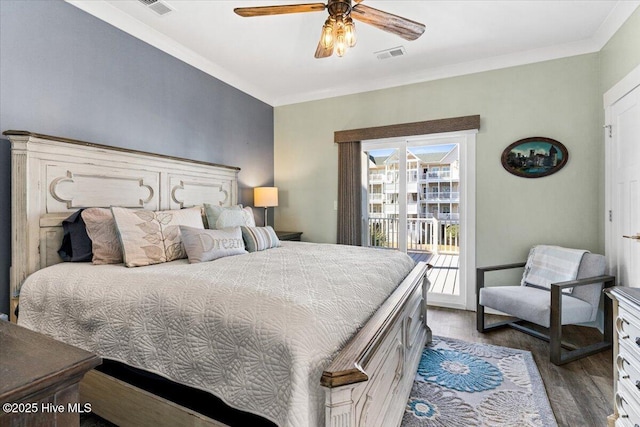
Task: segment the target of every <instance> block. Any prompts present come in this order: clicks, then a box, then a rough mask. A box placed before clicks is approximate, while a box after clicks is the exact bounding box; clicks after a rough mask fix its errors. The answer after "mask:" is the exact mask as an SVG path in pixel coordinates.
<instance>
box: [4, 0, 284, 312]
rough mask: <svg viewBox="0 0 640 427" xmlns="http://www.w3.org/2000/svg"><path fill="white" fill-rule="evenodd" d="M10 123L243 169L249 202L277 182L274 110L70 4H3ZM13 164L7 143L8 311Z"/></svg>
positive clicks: (13, 0) (243, 198) (7, 0)
mask: <svg viewBox="0 0 640 427" xmlns="http://www.w3.org/2000/svg"><path fill="white" fill-rule="evenodd" d="M8 129H13V130H28V131H31V132H36V133H42V134H48V135H55V136H61V137H66V138H73V139H80V140H84V141H90V142H96V143H101V144H107V145H112V146H117V147H125V148H131V149H136V150H143V151H149V152H153V153H160V154H167V155H172V156H178V157H184V158H190V159H198V160H204V161H209V162H214V163H220V164H227V165H231V166H239V167H240V168H241V169H242V171H241V172H240V175H239V177H240V179H239V194H240V203H244V204H247V205H251V204H252V203H253V196H252V191H251V189H252V188H253V187H255V186H259V185H272V184H273V107H271V106H270V105H268V104H265V103H264V102H261V101H259V100H257V99H255V98H253V97H251V96H250V95H247V94H246V93H244V92H241V91H239V90H238V89H235V88H234V87H232V86H229V85H228V84H226V83H224V82H221V81H220V80H218V79H216V78H214V77H211V76H210V75H208V74H206V73H204V72H202V71H200V70H198V69H196V68H194V67H192V66H190V65H187V64H185V63H183V62H181V61H179V60H178V59H176V58H174V57H172V56H170V55H168V54H166V53H164V52H162V51H160V50H158V49H156V48H154V47H152V46H150V45H148V44H146V43H145V42H143V41H140V40H138V39H136V38H134V37H132V36H130V35H129V34H127V33H125V32H123V31H121V30H119V29H117V28H115V27H113V26H111V25H109V24H107V23H105V22H103V21H101V20H99V19H97V18H95V17H93V16H91V15H89V14H87V13H85V12H83V11H81V10H80V9H77V8H75V7H74V6H72V5H70V4H67V3H65V2H64V1H62V0H50V1H24V0H1V1H0V131H5V130H8ZM10 168H11V160H10V144H9V142H8V141H7V140H0V312H4V313H6V312H7V310H8V307H9V305H8V301H9V266H10V259H11V239H10V235H11V229H10V220H11V218H10V216H11V201H10V192H11V191H10V190H11V189H10V173H11V171H10ZM256 214H257V215H262V210H261V209H256ZM256 220H257V221H258V223H260V222H261V218H256Z"/></svg>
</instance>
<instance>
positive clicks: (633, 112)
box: [607, 86, 640, 287]
mask: <svg viewBox="0 0 640 427" xmlns="http://www.w3.org/2000/svg"><path fill="white" fill-rule="evenodd" d="M609 124H610V125H611V134H610V135H611V137H610V143H611V150H610V151H609V152H610V160H609V167H610V168H611V181H610V182H611V184H612V185H610V186H609V188H608V189H607V191H609V192H610V194H608V196H609V197H610V200H611V205H610V206H611V213H610V219H611V227H610V230H611V235H610V236H609V239H608V240H609V244H610V248H609V249H610V254H609V255H610V262H611V273H612V274H614V275H615V276H616V281H617V283H618V284H619V285H624V286H633V287H640V240H638V239H636V238H634V237H636V236H640V86H639V87H636V88H635V89H634V90H633V91H631V92H630V93H628V94H627V95H625V96H624V97H622V98H621V99H619V100H618V101H616V102H615V103H614V104H613V105H612V106H611V108H610V110H609ZM625 236H627V237H625Z"/></svg>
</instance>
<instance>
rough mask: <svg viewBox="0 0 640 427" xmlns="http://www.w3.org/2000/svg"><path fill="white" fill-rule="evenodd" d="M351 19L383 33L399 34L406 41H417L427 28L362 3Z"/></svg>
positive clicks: (354, 8) (354, 10)
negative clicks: (371, 26)
mask: <svg viewBox="0 0 640 427" xmlns="http://www.w3.org/2000/svg"><path fill="white" fill-rule="evenodd" d="M351 17H352V18H353V19H355V20H358V21H360V22H364V23H365V24H369V25H373V26H374V27H376V28H379V29H381V30H383V31H387V32H389V33H393V34H397V35H399V36H400V37H402V38H403V39H405V40H415V39H417V38H418V37H420V36H421V35H422V33H424V30H425V28H426V27H425V26H424V24H421V23H419V22H416V21H412V20H410V19H407V18H403V17H401V16H398V15H394V14H392V13H388V12H383V11H381V10H378V9H374V8H373V7H370V6H365V5H364V4H362V3H359V4H357V5H356V6H354V7H353V9H351Z"/></svg>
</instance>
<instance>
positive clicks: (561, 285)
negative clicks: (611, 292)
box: [551, 276, 616, 289]
mask: <svg viewBox="0 0 640 427" xmlns="http://www.w3.org/2000/svg"><path fill="white" fill-rule="evenodd" d="M600 282H604V284H605V286H604V287H605V288H608V287H610V286H614V285H615V283H616V278H615V276H595V277H587V278H585V279H577V280H569V281H566V282H558V283H552V284H551V288H558V289H565V288H573V287H575V286H583V285H593V284H594V283H600Z"/></svg>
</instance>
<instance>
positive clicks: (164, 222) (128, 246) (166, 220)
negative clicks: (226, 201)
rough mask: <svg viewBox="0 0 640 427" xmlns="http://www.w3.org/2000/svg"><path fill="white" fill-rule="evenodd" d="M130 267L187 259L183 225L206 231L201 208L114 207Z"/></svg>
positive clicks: (123, 253) (125, 261) (124, 251)
mask: <svg viewBox="0 0 640 427" xmlns="http://www.w3.org/2000/svg"><path fill="white" fill-rule="evenodd" d="M111 212H112V213H113V218H114V219H115V222H116V227H117V228H118V236H119V237H120V242H121V244H122V257H123V259H124V263H125V265H126V266H127V267H139V266H143V265H151V264H159V263H162V262H167V261H173V260H176V259H181V258H186V257H187V253H186V252H185V250H184V246H183V245H182V238H181V234H180V226H181V225H187V226H190V227H195V228H200V229H204V225H203V224H202V216H201V215H200V208H190V209H180V210H174V211H157V212H154V211H148V210H144V209H125V208H116V207H112V208H111Z"/></svg>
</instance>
